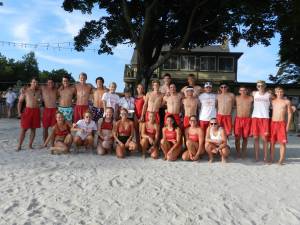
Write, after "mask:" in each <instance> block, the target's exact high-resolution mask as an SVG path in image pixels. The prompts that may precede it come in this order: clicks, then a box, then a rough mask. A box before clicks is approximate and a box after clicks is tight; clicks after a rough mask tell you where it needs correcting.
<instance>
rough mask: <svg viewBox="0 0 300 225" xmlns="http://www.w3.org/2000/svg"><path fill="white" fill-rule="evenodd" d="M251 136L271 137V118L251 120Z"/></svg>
mask: <svg viewBox="0 0 300 225" xmlns="http://www.w3.org/2000/svg"><path fill="white" fill-rule="evenodd" d="M251 134H252V135H253V136H254V137H259V136H264V137H268V136H269V135H270V119H269V118H255V117H254V118H252V119H251Z"/></svg>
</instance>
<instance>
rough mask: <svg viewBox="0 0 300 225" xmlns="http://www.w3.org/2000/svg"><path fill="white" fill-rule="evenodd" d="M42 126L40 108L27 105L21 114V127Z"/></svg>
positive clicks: (33, 127)
mask: <svg viewBox="0 0 300 225" xmlns="http://www.w3.org/2000/svg"><path fill="white" fill-rule="evenodd" d="M40 127H41V115H40V109H39V108H28V107H26V108H25V110H24V112H23V113H22V114H21V128H23V129H29V128H32V129H35V128H40Z"/></svg>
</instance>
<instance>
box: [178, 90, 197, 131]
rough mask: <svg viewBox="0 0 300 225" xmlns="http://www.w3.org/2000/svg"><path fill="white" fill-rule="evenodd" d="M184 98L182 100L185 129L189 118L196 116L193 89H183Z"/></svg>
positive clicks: (195, 100) (195, 101) (188, 123)
mask: <svg viewBox="0 0 300 225" xmlns="http://www.w3.org/2000/svg"><path fill="white" fill-rule="evenodd" d="M185 96H186V97H185V98H184V99H183V100H182V104H183V108H184V118H183V128H184V129H186V128H188V127H189V126H190V122H189V119H190V116H193V115H197V109H198V106H199V100H198V98H196V97H194V88H193V87H192V86H187V88H186V89H185Z"/></svg>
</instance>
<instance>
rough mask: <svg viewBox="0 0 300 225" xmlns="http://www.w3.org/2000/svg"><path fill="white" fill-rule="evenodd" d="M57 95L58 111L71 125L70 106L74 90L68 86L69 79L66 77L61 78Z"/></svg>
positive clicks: (71, 112)
mask: <svg viewBox="0 0 300 225" xmlns="http://www.w3.org/2000/svg"><path fill="white" fill-rule="evenodd" d="M58 95H59V100H58V105H59V106H58V111H59V112H61V113H62V114H63V115H64V117H65V120H66V121H67V122H68V123H69V125H71V124H72V120H73V107H72V105H73V98H74V96H75V95H76V89H75V87H74V86H71V85H70V78H69V77H68V76H64V77H63V78H62V86H61V87H60V88H59V89H58Z"/></svg>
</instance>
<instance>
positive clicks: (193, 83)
mask: <svg viewBox="0 0 300 225" xmlns="http://www.w3.org/2000/svg"><path fill="white" fill-rule="evenodd" d="M187 81H188V85H187V86H185V87H183V88H182V89H181V92H182V93H183V94H185V93H186V92H185V89H186V88H187V87H188V86H192V87H193V88H194V96H195V97H198V96H199V95H200V94H201V93H202V92H203V90H202V88H201V87H200V86H199V85H196V79H195V75H194V74H189V75H188V78H187Z"/></svg>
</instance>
